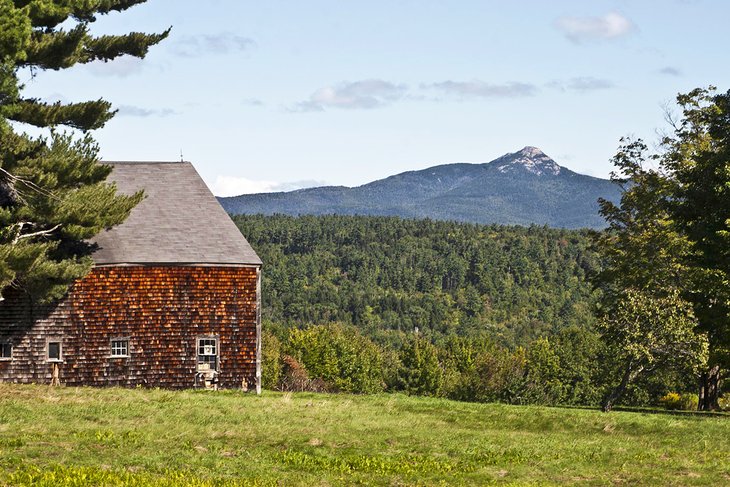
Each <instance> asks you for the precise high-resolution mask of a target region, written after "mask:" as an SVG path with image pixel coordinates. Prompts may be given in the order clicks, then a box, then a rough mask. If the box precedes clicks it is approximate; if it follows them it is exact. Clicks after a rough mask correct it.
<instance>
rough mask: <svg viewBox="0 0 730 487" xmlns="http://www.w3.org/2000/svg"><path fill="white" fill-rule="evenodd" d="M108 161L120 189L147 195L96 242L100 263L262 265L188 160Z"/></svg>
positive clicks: (110, 178) (111, 179)
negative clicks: (124, 218) (122, 220)
mask: <svg viewBox="0 0 730 487" xmlns="http://www.w3.org/2000/svg"><path fill="white" fill-rule="evenodd" d="M105 164H110V165H112V166H113V167H114V169H113V170H112V173H111V175H110V176H109V179H108V181H113V182H115V183H116V185H117V189H118V190H119V192H120V193H123V194H133V193H135V192H136V191H138V190H140V189H143V190H144V192H145V199H144V200H143V201H142V202H141V203H140V204H139V205H137V206H136V207H135V208H134V209H133V210H132V212H131V214H130V215H129V218H127V220H125V221H124V223H122V224H121V225H119V226H116V227H114V228H111V229H109V230H105V231H102V232H101V233H100V234H99V235H97V236H96V237H95V238H94V239H93V240H92V242H93V243H96V244H97V245H98V249H97V250H96V251H95V252H94V254H93V258H94V262H96V264H99V265H110V264H208V265H216V264H217V265H235V264H253V265H260V264H261V259H259V257H258V255H256V252H254V250H253V249H252V248H251V245H249V243H248V241H247V240H246V238H245V237H244V236H243V235H241V232H240V231H239V230H238V228H237V227H236V225H235V224H234V223H233V221H232V220H231V218H230V217H229V216H228V214H227V213H226V212H225V210H223V208H222V207H221V205H220V204H219V203H218V200H216V198H215V196H213V194H212V193H211V192H210V190H209V189H208V187H207V186H206V185H205V182H203V180H202V179H201V177H200V176H199V175H198V173H197V171H196V170H195V168H194V167H193V165H192V164H190V163H189V162H105Z"/></svg>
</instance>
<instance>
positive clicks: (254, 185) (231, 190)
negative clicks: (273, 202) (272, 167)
mask: <svg viewBox="0 0 730 487" xmlns="http://www.w3.org/2000/svg"><path fill="white" fill-rule="evenodd" d="M324 185H325V183H323V182H322V181H314V180H303V181H293V182H289V183H280V182H277V181H255V180H253V179H246V178H239V177H236V176H218V177H216V179H215V182H214V183H213V184H212V185H211V190H212V191H213V194H215V195H216V196H239V195H242V194H253V193H275V192H279V191H294V190H296V189H302V188H311V187H315V186H324Z"/></svg>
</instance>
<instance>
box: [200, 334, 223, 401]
mask: <svg viewBox="0 0 730 487" xmlns="http://www.w3.org/2000/svg"><path fill="white" fill-rule="evenodd" d="M196 345H197V346H196V347H195V348H196V350H197V362H198V365H197V372H196V375H195V383H196V385H197V386H198V387H204V388H205V389H218V372H219V370H218V364H219V361H218V338H217V337H198V339H197V344H196Z"/></svg>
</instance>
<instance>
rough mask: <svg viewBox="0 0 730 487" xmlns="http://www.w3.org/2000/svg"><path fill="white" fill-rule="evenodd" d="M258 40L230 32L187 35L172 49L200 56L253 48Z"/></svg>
mask: <svg viewBox="0 0 730 487" xmlns="http://www.w3.org/2000/svg"><path fill="white" fill-rule="evenodd" d="M255 45H256V42H255V41H254V40H253V39H251V38H249V37H244V36H240V35H236V34H232V33H230V32H223V33H220V34H212V35H199V36H186V37H182V38H180V39H178V40H177V41H176V42H173V43H172V50H173V52H174V53H175V54H177V55H178V56H183V57H198V56H205V55H210V54H228V53H231V52H243V51H247V50H249V49H251V48H252V47H254V46H255Z"/></svg>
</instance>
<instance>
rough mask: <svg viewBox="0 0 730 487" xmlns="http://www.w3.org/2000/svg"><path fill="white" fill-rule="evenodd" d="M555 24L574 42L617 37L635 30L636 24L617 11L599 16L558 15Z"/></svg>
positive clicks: (579, 42)
mask: <svg viewBox="0 0 730 487" xmlns="http://www.w3.org/2000/svg"><path fill="white" fill-rule="evenodd" d="M555 26H556V27H557V28H558V29H559V30H561V31H562V32H563V34H564V35H565V37H567V38H568V39H569V40H570V41H571V42H574V43H576V44H581V43H583V42H591V41H603V40H612V39H618V38H620V37H624V36H627V35H629V34H631V33H632V32H634V31H635V30H636V25H634V23H633V22H632V21H631V20H630V19H629V18H627V17H625V16H623V15H621V14H620V13H617V12H609V13H607V14H606V15H602V16H600V17H560V18H559V19H557V20H556V21H555Z"/></svg>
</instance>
